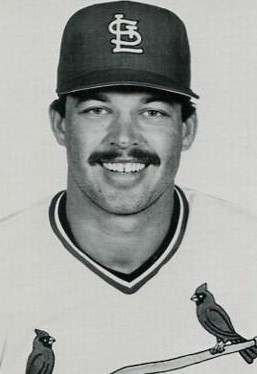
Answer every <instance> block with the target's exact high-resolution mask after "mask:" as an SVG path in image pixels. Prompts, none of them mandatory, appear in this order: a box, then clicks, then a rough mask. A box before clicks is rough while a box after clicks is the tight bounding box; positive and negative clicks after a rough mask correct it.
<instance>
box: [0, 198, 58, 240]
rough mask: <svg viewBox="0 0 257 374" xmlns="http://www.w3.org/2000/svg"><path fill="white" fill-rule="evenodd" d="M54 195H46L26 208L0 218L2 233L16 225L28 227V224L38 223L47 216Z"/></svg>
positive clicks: (0, 231) (0, 230) (0, 232)
mask: <svg viewBox="0 0 257 374" xmlns="http://www.w3.org/2000/svg"><path fill="white" fill-rule="evenodd" d="M51 199H52V197H50V196H48V197H45V198H43V199H41V200H39V201H37V202H34V203H33V204H31V205H29V206H27V207H26V208H24V209H22V210H19V211H16V212H13V213H11V214H9V215H6V216H4V217H1V218H0V235H1V234H2V233H4V232H8V230H9V229H10V230H13V228H15V227H20V228H21V229H22V228H26V225H27V224H34V225H36V224H37V222H38V221H42V219H43V220H44V219H45V218H47V214H48V213H47V212H48V209H49V204H50V202H51Z"/></svg>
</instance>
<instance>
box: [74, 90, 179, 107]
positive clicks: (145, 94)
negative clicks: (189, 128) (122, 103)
mask: <svg viewBox="0 0 257 374" xmlns="http://www.w3.org/2000/svg"><path fill="white" fill-rule="evenodd" d="M68 97H72V98H73V99H74V100H75V102H77V103H80V102H84V101H88V100H100V101H112V99H115V98H117V97H120V98H124V99H128V98H134V99H135V100H138V101H139V102H142V103H147V102H149V101H163V102H167V103H170V104H174V103H180V102H181V101H182V97H181V96H180V95H176V94H173V93H170V92H166V91H162V90H156V89H148V88H142V87H136V86H125V87H121V86H117V87H116V86H112V87H106V88H98V89H91V90H85V91H78V92H74V93H72V94H69V95H68Z"/></svg>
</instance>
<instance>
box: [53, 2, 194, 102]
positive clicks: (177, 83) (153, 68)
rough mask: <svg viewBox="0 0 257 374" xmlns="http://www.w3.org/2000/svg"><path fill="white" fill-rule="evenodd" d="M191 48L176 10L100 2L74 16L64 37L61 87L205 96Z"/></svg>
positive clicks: (63, 91) (64, 91)
mask: <svg viewBox="0 0 257 374" xmlns="http://www.w3.org/2000/svg"><path fill="white" fill-rule="evenodd" d="M190 77H191V73H190V50H189V43H188V37H187V32H186V29H185V26H184V24H183V22H182V21H181V20H180V19H179V18H178V17H177V16H176V15H175V14H174V13H172V12H171V11H169V10H167V9H164V8H160V7H157V6H154V5H149V4H143V3H138V2H134V1H116V2H107V3H101V4H94V5H91V6H88V7H86V8H82V9H80V10H79V11H78V12H76V13H75V14H74V15H73V16H72V17H71V18H70V19H69V21H68V23H67V25H66V27H65V30H64V33H63V37H62V42H61V49H60V59H59V65H58V77H57V90H56V91H57V93H58V94H59V95H61V94H68V93H72V92H77V91H82V90H87V89H92V88H102V87H108V86H116V85H118V86H122V85H124V86H140V87H148V88H155V89H160V90H165V91H169V92H172V93H176V94H179V95H183V96H187V97H194V98H199V96H198V95H197V94H195V93H194V92H193V91H192V90H191V89H190Z"/></svg>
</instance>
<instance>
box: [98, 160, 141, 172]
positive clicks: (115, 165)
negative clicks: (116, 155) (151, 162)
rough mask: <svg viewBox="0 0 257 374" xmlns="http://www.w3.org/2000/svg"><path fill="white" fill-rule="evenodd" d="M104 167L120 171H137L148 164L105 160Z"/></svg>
mask: <svg viewBox="0 0 257 374" xmlns="http://www.w3.org/2000/svg"><path fill="white" fill-rule="evenodd" d="M103 167H104V168H105V169H108V170H110V171H116V172H119V173H136V172H139V171H141V170H143V169H144V168H145V167H146V165H145V164H141V163H132V162H126V163H124V162H104V163H103Z"/></svg>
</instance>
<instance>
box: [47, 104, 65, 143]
mask: <svg viewBox="0 0 257 374" xmlns="http://www.w3.org/2000/svg"><path fill="white" fill-rule="evenodd" d="M49 118H50V123H51V127H52V131H53V134H54V136H55V138H56V140H57V142H58V143H59V144H60V145H64V146H65V145H66V123H65V118H64V117H62V116H61V115H60V113H59V112H58V111H57V110H56V109H54V106H53V105H52V104H51V105H50V106H49Z"/></svg>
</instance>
